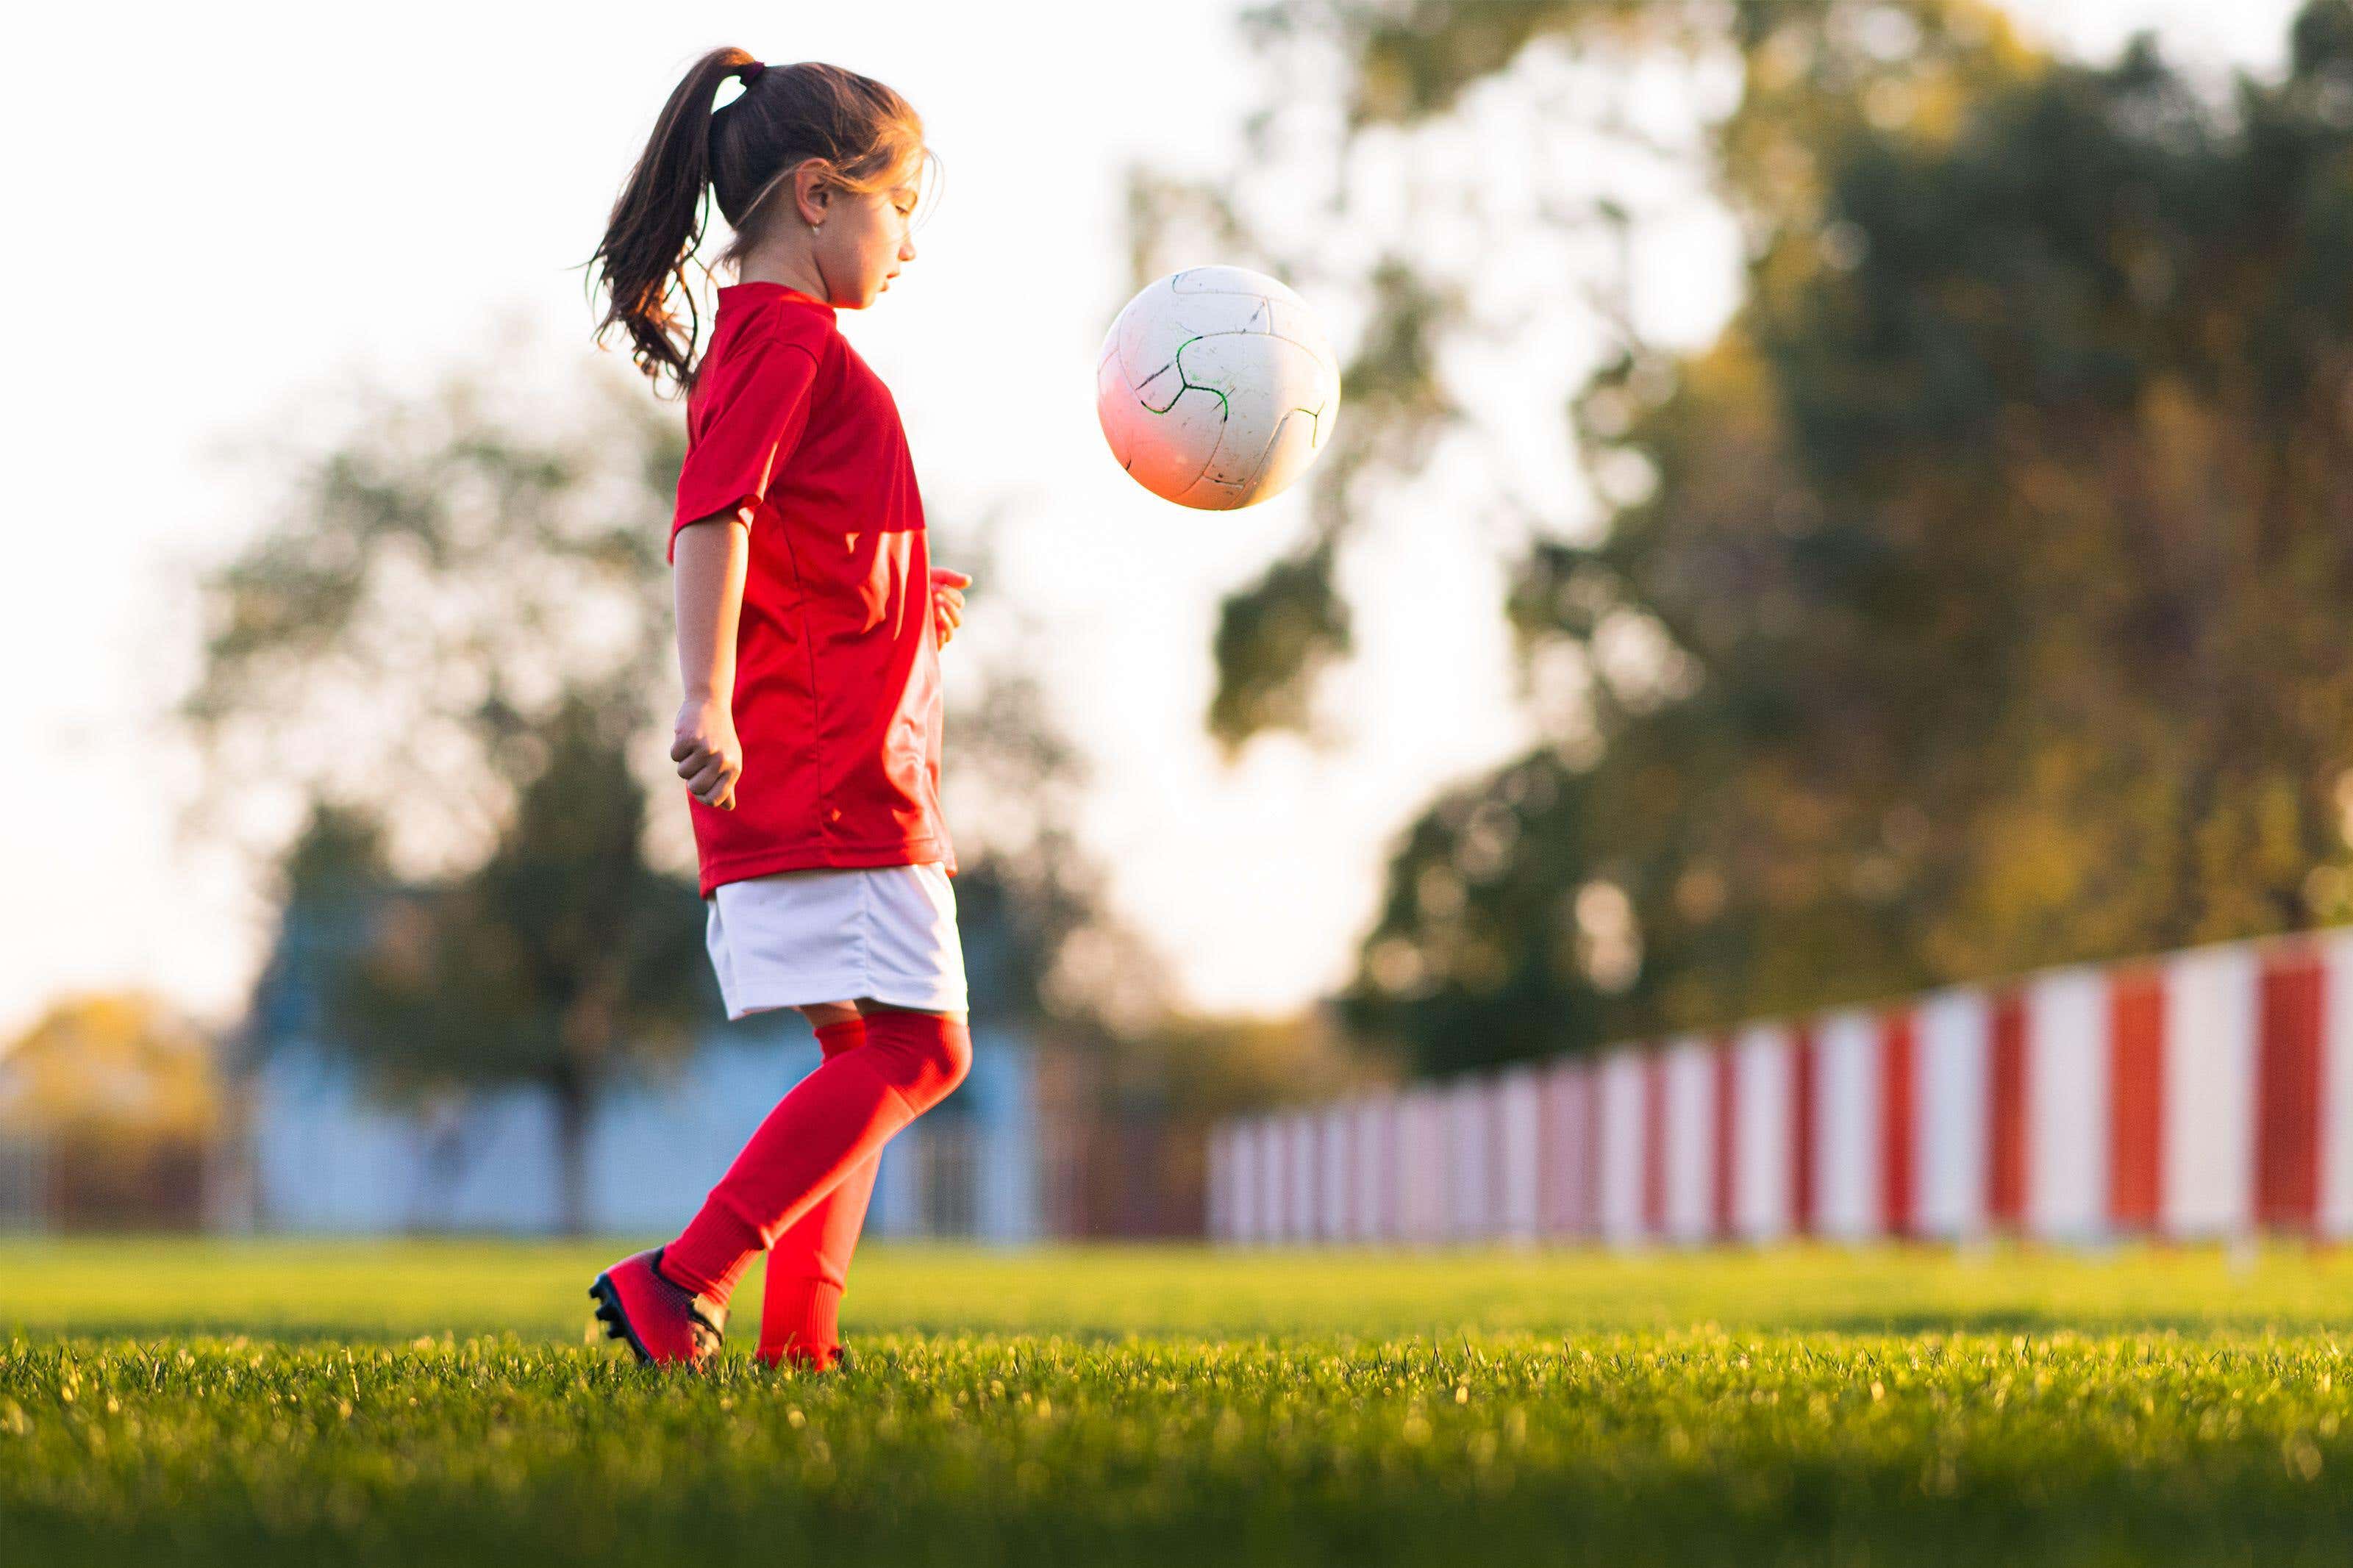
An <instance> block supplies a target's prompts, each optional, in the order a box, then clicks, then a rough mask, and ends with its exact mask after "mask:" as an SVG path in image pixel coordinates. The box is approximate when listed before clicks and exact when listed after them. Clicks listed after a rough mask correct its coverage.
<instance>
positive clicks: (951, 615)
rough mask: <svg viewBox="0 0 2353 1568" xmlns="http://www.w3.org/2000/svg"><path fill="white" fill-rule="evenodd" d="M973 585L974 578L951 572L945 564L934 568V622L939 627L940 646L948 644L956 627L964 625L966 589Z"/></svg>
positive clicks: (953, 635)
mask: <svg viewBox="0 0 2353 1568" xmlns="http://www.w3.org/2000/svg"><path fill="white" fill-rule="evenodd" d="M971 586H972V579H971V578H969V577H967V576H965V574H963V573H961V572H951V571H949V570H948V569H947V568H946V567H944V566H934V567H933V568H932V624H933V625H934V626H936V627H937V628H939V634H940V646H941V647H947V646H948V639H949V638H951V637H955V634H956V628H957V627H958V626H962V625H964V591H965V589H966V588H969V587H971Z"/></svg>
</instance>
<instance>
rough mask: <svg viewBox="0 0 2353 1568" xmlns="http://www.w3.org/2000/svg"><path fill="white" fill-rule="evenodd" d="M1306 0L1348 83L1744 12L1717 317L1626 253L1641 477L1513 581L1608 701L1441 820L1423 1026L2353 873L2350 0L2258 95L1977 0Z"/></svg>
mask: <svg viewBox="0 0 2353 1568" xmlns="http://www.w3.org/2000/svg"><path fill="white" fill-rule="evenodd" d="M1709 9H1715V8H1709ZM1303 14H1305V15H1312V16H1316V17H1319V18H1322V19H1323V21H1324V24H1325V26H1326V28H1327V31H1328V32H1329V33H1330V34H1331V35H1332V36H1333V37H1337V38H1339V39H1340V40H1342V42H1343V53H1344V55H1345V56H1346V57H1347V58H1350V59H1351V60H1353V62H1354V63H1355V65H1356V70H1355V71H1354V72H1353V73H1349V74H1347V75H1345V77H1344V79H1345V80H1346V81H1347V82H1348V83H1349V86H1348V88H1347V89H1345V90H1346V99H1345V102H1346V108H1347V111H1348V112H1347V116H1346V119H1347V122H1348V123H1349V125H1350V126H1351V127H1352V130H1354V129H1355V128H1360V127H1367V126H1374V125H1378V124H1382V123H1394V122H1400V121H1413V120H1416V119H1420V118H1426V117H1430V116H1437V115H1443V114H1446V113H1448V112H1451V110H1453V109H1454V108H1455V107H1456V106H1457V105H1458V104H1460V103H1461V102H1462V101H1463V100H1465V99H1466V96H1467V95H1468V94H1469V92H1470V90H1471V89H1472V88H1473V87H1474V86H1475V85H1477V84H1480V83H1482V82H1484V81H1486V80H1488V79H1494V78H1498V77H1500V76H1501V75H1502V74H1503V73H1504V71H1505V69H1506V68H1507V67H1510V66H1511V65H1512V64H1513V63H1514V61H1515V60H1516V59H1518V58H1520V57H1521V55H1522V53H1523V51H1524V50H1525V49H1526V48H1527V47H1528V45H1529V42H1530V40H1531V39H1534V38H1536V37H1539V36H1540V35H1544V34H1546V33H1551V34H1554V35H1557V36H1562V37H1570V36H1575V37H1576V38H1577V41H1580V42H1582V41H1585V40H1590V41H1591V42H1592V44H1593V46H1594V47H1613V48H1622V47H1638V48H1642V49H1651V50H1660V51H1667V52H1670V53H1675V52H1680V53H1682V54H1683V55H1684V56H1685V57H1686V58H1699V57H1700V56H1702V55H1704V54H1705V53H1706V52H1707V51H1708V50H1709V49H1711V48H1717V49H1728V50H1729V52H1730V55H1731V58H1733V59H1734V60H1735V61H1736V71H1737V88H1736V92H1735V93H1734V94H1733V95H1732V96H1731V99H1730V103H1729V107H1728V108H1726V109H1725V111H1724V112H1723V113H1722V115H1721V116H1720V117H1719V118H1718V119H1717V120H1716V121H1715V127H1714V130H1713V132H1712V133H1711V135H1710V137H1709V139H1708V142H1707V157H1708V160H1709V163H1710V166H1711V169H1712V171H1713V174H1714V176H1715V183H1716V189H1717V191H1718V193H1719V195H1720V196H1721V197H1722V199H1723V200H1724V201H1725V202H1726V203H1727V204H1728V205H1729V206H1730V207H1731V209H1732V211H1733V212H1734V214H1735V215H1736V216H1737V218H1738V219H1739V221H1740V224H1741V226H1742V228H1743V231H1744V236H1745V237H1746V243H1747V254H1748V258H1749V261H1748V267H1747V273H1746V283H1747V290H1746V300H1745V302H1744V303H1743V304H1742V306H1741V308H1740V309H1739V310H1738V312H1737V314H1736V317H1735V319H1734V320H1733V321H1732V322H1731V323H1730V324H1729V326H1728V327H1727V328H1726V330H1725V331H1724V333H1723V334H1722V336H1721V337H1720V338H1719V340H1718V341H1717V342H1715V343H1714V344H1712V345H1710V346H1709V347H1707V348H1705V349H1704V350H1703V351H1701V352H1698V353H1691V354H1681V355H1678V354H1672V353H1665V352H1663V351H1661V350H1659V349H1657V348H1655V347H1653V346H1651V345H1650V344H1648V343H1646V342H1643V341H1642V340H1641V335H1640V332H1639V331H1638V330H1637V327H1636V324H1635V323H1634V322H1633V321H1632V320H1631V317H1630V312H1627V311H1625V310H1622V309H1621V310H1615V311H1611V310H1607V309H1603V307H1606V306H1608V305H1609V302H1610V300H1611V290H1609V289H1603V290H1602V291H1601V297H1600V301H1599V305H1598V306H1597V309H1602V313H1603V314H1604V315H1605V316H1606V317H1608V318H1609V321H1610V322H1611V327H1612V331H1613V334H1614V336H1615V337H1616V339H1617V342H1616V346H1615V348H1614V349H1613V350H1611V351H1610V352H1609V353H1608V355H1607V356H1606V361H1605V363H1604V368H1603V369H1602V370H1601V372H1600V373H1599V374H1597V375H1595V376H1594V377H1593V378H1592V379H1591V381H1590V382H1589V384H1588V385H1587V386H1586V387H1585V389H1584V390H1583V392H1582V393H1581V395H1579V396H1578V397H1577V400H1576V403H1575V405H1574V411H1575V429H1576V434H1577V439H1578V442H1579V444H1580V447H1581V450H1582V451H1583V453H1584V455H1585V457H1586V459H1587V466H1588V470H1589V471H1590V472H1592V473H1593V474H1594V475H1595V476H1596V478H1597V480H1598V481H1599V485H1598V488H1599V489H1600V490H1601V493H1602V494H1603V496H1604V498H1605V500H1607V501H1608V503H1609V509H1608V513H1607V516H1606V518H1605V519H1604V521H1603V524H1602V526H1601V527H1600V528H1599V529H1598V530H1594V531H1591V532H1590V533H1589V535H1588V537H1585V538H1577V537H1576V536H1575V535H1574V534H1573V533H1569V532H1567V531H1563V530H1560V529H1555V530H1554V531H1552V532H1551V533H1550V534H1549V536H1543V535H1540V536H1539V537H1538V538H1537V539H1536V540H1535V542H1534V543H1533V544H1532V545H1531V546H1530V547H1529V548H1528V549H1527V550H1526V552H1525V555H1524V557H1523V559H1522V560H1521V561H1520V563H1519V564H1518V566H1517V567H1516V569H1515V572H1514V583H1513V587H1512V593H1511V600H1510V605H1509V610H1510V614H1511V616H1512V620H1513V623H1514V626H1515V628H1516V630H1517V632H1518V634H1519V636H1520V639H1521V647H1522V649H1523V653H1524V655H1525V659H1526V661H1527V664H1528V667H1529V668H1530V670H1531V674H1532V679H1533V678H1534V677H1535V676H1536V675H1539V674H1550V675H1554V676H1557V675H1559V674H1560V673H1561V672H1562V671H1566V672H1567V676H1568V678H1569V680H1570V683H1571V685H1572V686H1573V688H1574V689H1576V690H1577V692H1578V694H1579V696H1580V699H1581V700H1579V701H1578V702H1577V704H1576V705H1575V707H1574V708H1573V710H1571V712H1570V714H1569V716H1568V717H1567V718H1566V719H1564V720H1560V721H1556V732H1555V733H1553V734H1552V735H1551V736H1550V737H1549V738H1548V740H1547V742H1546V745H1545V746H1544V747H1543V748H1542V749H1541V750H1539V751H1538V752H1535V753H1534V754H1532V755H1531V756H1529V757H1527V758H1525V759H1523V760H1522V761H1519V762H1517V763H1513V764H1511V765H1510V766H1507V767H1505V768H1504V769H1501V770H1499V771H1498V772H1497V773H1494V774H1493V775H1492V776H1490V777H1488V778H1485V779H1481V780H1475V781H1472V782H1470V783H1468V784H1465V785H1463V786H1461V788H1460V789H1458V790H1456V791H1453V792H1450V794H1449V795H1447V796H1446V797H1445V798H1444V799H1442V800H1441V801H1440V802H1439V803H1438V804H1437V805H1435V806H1434V807H1433V808H1432V809H1431V811H1430V813H1429V815H1428V816H1425V817H1424V818H1423V819H1422V820H1421V821H1420V822H1419V823H1417V824H1416V825H1415V826H1414V827H1413V828H1412V829H1411V831H1410V832H1409V835H1408V837H1407V838H1406V841H1405V843H1404V845H1403V847H1401V849H1400V852H1399V854H1398V858H1397V859H1396V861H1395V863H1394V864H1393V866H1392V868H1391V872H1390V879H1389V889H1388V896H1387V899H1386V900H1385V903H1384V907H1383V910H1382V913H1381V916H1380V919H1379V921H1378V924H1377V929H1376V930H1375V931H1373V933H1372V934H1371V936H1370V937H1369V938H1368V940H1367V942H1366V947H1365V952H1364V962H1363V964H1362V966H1361V969H1360V972H1359V975H1358V977H1357V980H1356V983H1355V984H1354V985H1353V986H1352V987H1351V989H1350V992H1349V995H1348V998H1347V1001H1348V1006H1349V1010H1350V1014H1351V1016H1352V1017H1353V1018H1354V1019H1355V1020H1356V1023H1357V1024H1358V1025H1359V1026H1361V1027H1364V1028H1366V1029H1367V1030H1371V1031H1373V1032H1376V1033H1379V1034H1383V1035H1388V1036H1391V1037H1396V1038H1398V1039H1400V1040H1401V1041H1403V1042H1404V1043H1405V1044H1406V1045H1407V1046H1408V1047H1409V1049H1410V1050H1411V1052H1412V1053H1413V1055H1414V1057H1415V1058H1416V1059H1417V1060H1419V1062H1420V1063H1421V1065H1423V1066H1424V1067H1426V1068H1442V1067H1449V1066H1455V1065H1460V1064H1461V1063H1464V1062H1467V1061H1475V1060H1483V1059H1493V1058H1505V1057H1515V1056H1521V1055H1525V1054H1529V1053H1531V1052H1533V1051H1535V1050H1540V1049H1545V1048H1558V1047H1589V1046H1592V1045H1595V1044H1598V1043H1599V1042H1601V1041H1603V1040H1605V1039H1608V1038H1611V1037H1627V1036H1639V1035H1641V1034H1646V1033H1650V1032H1653V1031H1663V1030H1670V1029H1681V1028H1705V1027H1710V1026H1719V1025H1722V1024H1725V1023H1728V1022H1730V1021H1733V1020H1734V1019H1736V1018H1738V1017H1740V1016H1748V1015H1753V1014H1758V1013H1771V1012H1778V1011H1784V1010H1790V1009H1797V1008H1802V1007H1810V1006H1816V1005H1824V1004H1828V1003H1835V1002H1840V1001H1846V1000H1854V999H1859V998H1862V997H1866V996H1869V995H1873V994H1884V993H1887V992H1891V991H1894V990H1896V989H1899V988H1905V987H1911V986H1915V985H1920V984H1929V983H1935V982H1939V981H1944V980H1950V979H1957V978H1962V977H1970V976H1984V975H1989V974H1994V973H2002V972H2007V971H2016V970H2021V969H2024V968H2027V967H2031V966H2034V965H2037V964H2042V963H2055V962H2063V961H2071V960H2081V959H2093V958H2100V957H2107V956H2116V955H2120V954H2123V953H2126V952H2131V951H2135V950H2144V949H2151V948H2160V947H2165V946H2169V945H2173V944H2177V943H2181V942H2193V941H2199V940H2206V939H2212V938H2221V937H2228V936H2236V935H2243V934H2252V933H2255V932H2261V931H2274V930H2278V929H2281V928H2284V927H2287V926H2293V925H2298V924H2304V923H2309V922H2311V921H2319V920H2327V919H2334V918H2342V917H2343V916H2344V915H2346V914H2347V913H2348V911H2353V900H2348V886H2353V876H2349V875H2348V863H2347V834H2346V826H2347V818H2348V808H2353V661H2348V659H2347V658H2346V657H2345V653H2344V638H2343V637H2342V634H2341V632H2340V631H2339V629H2338V623H2339V622H2340V621H2341V619H2342V605H2344V604H2345V603H2346V602H2347V599H2346V595H2347V593H2348V589H2353V527H2349V526H2348V521H2353V519H2348V515H2347V513H2346V505H2347V503H2346V502H2345V501H2344V500H2343V499H2342V498H2343V497H2344V496H2346V495H2347V494H2348V493H2353V484H2348V481H2353V471H2348V462H2353V440H2349V438H2353V427H2348V412H2347V410H2348V406H2349V405H2353V403H2349V402H2348V387H2353V292H2348V289H2347V288H2346V285H2345V282H2344V279H2345V278H2346V277H2347V276H2348V266H2353V6H2348V5H2347V4H2346V0H2315V3H2314V4H2311V5H2308V6H2307V7H2306V10H2305V12H2304V13H2303V15H2302V16H2301V17H2300V18H2299V19H2298V21H2297V22H2296V24H2295V35H2294V47H2293V50H2292V59H2291V65H2290V68H2289V72H2288V75H2287V76H2286V78H2285V79H2284V80H2281V81H2279V82H2275V83H2263V82H2255V81H2251V80H2250V81H2242V82H2241V83H2240V84H2239V86H2238V89H2237V93H2236V97H2235V100H2234V101H2233V102H2232V103H2231V104H2228V105H2218V104H2215V103H2212V102H2210V101H2208V100H2204V99H2201V98H2200V96H2199V94H2198V93H2197V92H2196V91H2195V90H2193V89H2192V88H2191V87H2190V86H2189V84H2188V83H2186V82H2185V81H2184V80H2182V79H2180V78H2179V76H2178V75H2177V74H2176V73H2175V72H2174V71H2172V70H2171V69H2170V68H2168V66H2167V65H2166V64H2165V62H2164V61H2163V60H2162V59H2161V58H2160V57H2159V56H2158V53H2157V51H2156V49H2155V47H2154V46H2153V45H2151V44H2149V43H2147V41H2143V42H2140V43H2137V44H2136V45H2135V46H2134V47H2132V48H2131V49H2130V50H2129V51H2128V52H2127V53H2126V56H2125V57H2124V58H2123V59H2121V60H2120V61H2119V62H2118V63H2116V65H2114V66H2113V67H2110V68H2098V69H2094V68H2084V67H2079V66H2073V65H2062V64H2057V63H2054V62H2052V61H2049V60H2046V59H2042V58H2038V57H2036V56H2034V55H2032V54H2031V52H2029V51H2026V50H2024V49H2022V48H2021V47H2019V46H2018V45H2017V43H2016V42H2015V40H2014V39H2013V38H2012V37H2011V36H2010V33H2009V31H2008V30H2007V28H2006V27H2005V26H2004V25H2003V23H2002V20H2001V18H2000V16H1999V15H1998V14H1997V13H1994V12H1992V11H1991V10H1989V8H1987V7H1984V6H1982V5H1971V4H1965V3H1943V0H1910V3H1893V0H1890V3H1884V4H1867V5H1866V4H1860V3H1848V0H1816V3H1810V4H1809V3H1795V0H1792V3H1788V4H1775V5H1763V4H1758V5H1736V6H1734V7H1731V8H1730V10H1729V11H1719V12H1718V13H1717V14H1718V15H1720V16H1726V17H1728V19H1729V31H1728V33H1724V32H1717V33H1714V34H1711V33H1710V32H1709V30H1708V29H1707V27H1705V26H1703V25H1699V24H1697V23H1696V22H1695V20H1694V19H1695V18H1696V17H1697V16H1699V14H1700V13H1699V12H1698V11H1697V10H1696V9H1694V8H1688V7H1683V6H1677V5H1659V6H1645V7H1637V8H1631V9H1629V8H1622V7H1609V6H1597V5H1525V6H1517V5H1509V6H1507V5H1435V4H1430V5H1405V6H1396V5H1377V6H1375V5H1336V6H1328V7H1316V8H1312V9H1307V10H1304V11H1303V8H1300V7H1287V8H1284V15H1285V16H1287V17H1288V18H1289V19H1290V20H1291V21H1292V22H1293V23H1295V22H1296V21H1297V19H1298V18H1299V17H1300V16H1302V15H1303ZM1711 38H1713V39H1714V40H1715V41H1714V42H1713V43H1712V42H1711ZM1449 327H1450V324H1449V323H1445V322H1437V323H1433V324H1432V326H1431V329H1430V330H1435V331H1445V330H1449ZM1366 342H1368V343H1374V344H1377V343H1378V342H1380V335H1379V334H1378V333H1377V332H1372V333H1368V334H1367V336H1366ZM1383 352H1384V353H1386V355H1387V357H1388V359H1389V361H1390V363H1393V364H1396V363H1437V361H1438V360H1439V359H1440V352H1439V349H1438V348H1437V347H1433V346H1432V345H1430V343H1427V342H1424V343H1423V344H1421V345H1420V346H1419V347H1418V348H1416V349H1414V350H1413V351H1412V352H1411V353H1402V352H1398V351H1397V350H1395V349H1394V348H1390V349H1387V350H1384V351H1383ZM1443 401H1444V399H1443V397H1442V396H1438V395H1433V396H1431V397H1429V398H1426V399H1424V400H1422V402H1423V403H1424V404H1425V405H1428V406H1433V407H1434V406H1437V405H1440V404H1441V403H1442V402H1443ZM1347 423H1348V422H1347V420H1345V419H1344V420H1343V421H1342V428H1343V429H1344V430H1345V428H1346V426H1347ZM1324 478H1327V477H1325V476H1319V480H1320V479H1324ZM1317 547H1318V548H1319V549H1324V548H1328V542H1327V541H1324V540H1319V541H1318V542H1317ZM1287 592H1289V593H1292V594H1293V595H1298V594H1300V593H1302V592H1303V590H1302V589H1300V588H1299V587H1297V586H1296V585H1293V587H1291V588H1290V589H1288V590H1287ZM1305 592H1307V595H1308V596H1309V597H1310V598H1311V599H1312V598H1313V596H1314V594H1313V591H1312V590H1309V591H1305ZM1219 646H1220V647H1221V649H1222V648H1223V647H1225V646H1226V644H1225V643H1224V641H1223V640H1222V639H1221V641H1220V645H1219ZM1256 651H1257V652H1260V653H1270V652H1271V653H1273V654H1283V653H1285V651H1286V650H1285V649H1284V648H1283V647H1282V645H1279V644H1275V643H1271V642H1264V641H1262V642H1261V643H1260V644H1259V645H1257V648H1256ZM1220 673H1221V677H1222V678H1223V679H1225V680H1226V681H1227V682H1228V684H1229V685H1232V686H1235V687H1237V688H1238V689H1252V688H1263V687H1267V686H1270V685H1280V684H1282V682H1284V681H1286V680H1293V681H1295V680H1299V679H1305V678H1306V677H1307V676H1309V675H1312V673H1313V663H1312V661H1310V660H1304V659H1296V658H1293V659H1289V660H1288V661H1287V662H1278V663H1271V664H1270V665H1269V667H1267V668H1251V669H1246V670H1243V671H1241V672H1240V674H1239V677H1237V676H1236V675H1234V674H1229V673H1228V672H1227V671H1225V670H1223V669H1222V668H1221V672H1220ZM1257 711H1261V712H1263V711H1269V709H1267V708H1266V706H1265V705H1263V704H1261V705H1260V706H1259V708H1258V709H1257Z"/></svg>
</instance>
